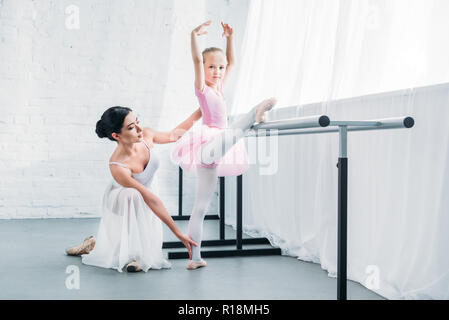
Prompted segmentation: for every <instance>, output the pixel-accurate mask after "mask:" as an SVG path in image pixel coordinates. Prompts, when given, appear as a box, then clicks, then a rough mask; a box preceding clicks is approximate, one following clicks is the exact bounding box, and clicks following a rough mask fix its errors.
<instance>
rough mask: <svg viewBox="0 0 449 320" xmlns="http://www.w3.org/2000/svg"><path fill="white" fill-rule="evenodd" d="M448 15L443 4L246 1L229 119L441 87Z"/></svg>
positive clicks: (437, 0) (447, 74)
mask: <svg viewBox="0 0 449 320" xmlns="http://www.w3.org/2000/svg"><path fill="white" fill-rule="evenodd" d="M448 14H449V1H446V0H283V1H274V0H253V1H251V3H250V7H249V11H248V22H247V27H246V33H245V38H244V42H243V44H242V56H241V57H239V58H240V59H239V60H238V61H239V67H240V70H241V71H240V74H239V76H238V80H237V89H236V91H235V93H234V95H235V96H234V103H233V106H232V112H233V113H242V112H244V111H247V110H249V108H250V107H251V106H252V105H254V104H255V103H257V102H258V101H259V100H261V99H264V98H266V97H267V96H271V95H273V96H277V97H278V98H279V99H280V101H279V105H280V106H289V105H299V104H305V103H311V102H321V101H327V100H333V99H339V98H345V97H353V96H361V95H366V94H371V93H377V92H386V91H392V90H398V89H403V88H412V87H419V86H425V85H429V84H436V83H443V82H447V81H448V80H449V59H447V57H448V56H449V43H448V42H447V41H446V39H447V38H448V35H449V31H448V30H449V20H448V19H447V16H448ZM326 105H327V104H323V108H325V107H326Z"/></svg>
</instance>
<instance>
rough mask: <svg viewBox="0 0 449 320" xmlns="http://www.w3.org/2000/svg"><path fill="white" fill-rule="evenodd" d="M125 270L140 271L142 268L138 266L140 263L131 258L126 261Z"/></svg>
mask: <svg viewBox="0 0 449 320" xmlns="http://www.w3.org/2000/svg"><path fill="white" fill-rule="evenodd" d="M126 271H128V272H139V271H142V268H140V265H139V264H138V263H137V261H136V260H133V261H132V262H131V263H128V265H127V266H126Z"/></svg>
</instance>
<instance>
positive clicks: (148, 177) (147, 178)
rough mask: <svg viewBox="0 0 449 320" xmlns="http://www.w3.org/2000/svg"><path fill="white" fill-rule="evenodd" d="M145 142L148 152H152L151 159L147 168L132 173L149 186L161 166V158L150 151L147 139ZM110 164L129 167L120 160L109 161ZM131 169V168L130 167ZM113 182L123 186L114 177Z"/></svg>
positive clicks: (135, 177)
mask: <svg viewBox="0 0 449 320" xmlns="http://www.w3.org/2000/svg"><path fill="white" fill-rule="evenodd" d="M142 141H143V143H145V146H146V147H147V148H148V152H149V153H150V160H149V161H148V164H147V166H146V167H145V169H144V170H143V171H142V172H140V173H131V175H132V177H133V178H134V179H136V180H137V181H139V182H140V183H141V184H143V185H145V186H146V187H149V186H150V185H151V182H152V181H153V177H154V174H155V173H156V170H157V169H158V168H159V159H158V157H157V156H156V154H155V153H154V150H153V151H150V147H149V146H148V145H147V143H146V142H145V140H142ZM109 164H116V165H118V166H121V167H123V168H127V169H129V168H128V167H127V166H126V165H124V164H123V163H120V162H114V161H112V162H109ZM129 170H130V171H131V169H129ZM113 182H114V184H115V185H116V186H121V185H120V184H119V183H118V182H117V181H116V180H115V179H114V178H113Z"/></svg>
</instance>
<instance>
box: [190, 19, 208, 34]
mask: <svg viewBox="0 0 449 320" xmlns="http://www.w3.org/2000/svg"><path fill="white" fill-rule="evenodd" d="M211 23H212V20H208V21H206V22H204V23H203V24H201V25H199V26H198V27H196V28H195V29H193V31H192V33H194V34H195V35H197V36H201V35H203V34H206V33H207V31H206V27H208V26H210V24H211Z"/></svg>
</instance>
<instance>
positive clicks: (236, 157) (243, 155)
mask: <svg viewBox="0 0 449 320" xmlns="http://www.w3.org/2000/svg"><path fill="white" fill-rule="evenodd" d="M223 130H224V129H220V128H216V127H209V126H207V125H205V124H203V125H201V126H200V127H197V128H195V129H193V130H191V131H189V132H187V133H186V134H184V135H183V136H182V137H181V139H179V140H178V141H177V142H176V143H175V147H174V148H173V150H172V152H171V161H172V162H173V163H174V164H176V165H178V166H180V167H181V168H182V169H183V170H186V171H193V172H195V171H196V166H197V165H199V166H201V167H206V168H207V167H215V168H216V169H217V174H218V176H219V177H224V176H238V175H241V174H242V173H244V172H245V171H246V170H248V168H249V162H248V154H247V152H246V147H245V143H244V141H243V139H240V140H239V141H238V142H237V143H236V144H235V145H234V146H232V147H231V149H229V150H228V151H227V152H226V153H225V154H224V155H223V157H221V158H220V160H218V161H217V162H214V163H213V164H211V165H205V164H202V163H201V162H200V160H199V159H197V151H198V149H199V148H200V146H201V145H203V144H205V143H206V142H208V141H210V140H211V139H212V138H213V137H214V136H216V135H217V134H219V133H220V132H222V131H223Z"/></svg>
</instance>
